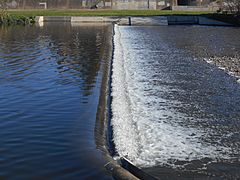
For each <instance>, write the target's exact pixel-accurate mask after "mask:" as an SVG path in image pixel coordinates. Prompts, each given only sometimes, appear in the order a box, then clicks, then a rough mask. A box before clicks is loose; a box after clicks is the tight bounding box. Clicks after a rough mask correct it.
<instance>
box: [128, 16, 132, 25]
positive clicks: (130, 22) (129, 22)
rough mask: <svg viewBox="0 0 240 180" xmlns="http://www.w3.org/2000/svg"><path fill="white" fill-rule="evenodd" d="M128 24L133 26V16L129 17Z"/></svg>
mask: <svg viewBox="0 0 240 180" xmlns="http://www.w3.org/2000/svg"><path fill="white" fill-rule="evenodd" d="M128 25H129V26H131V25H132V20H131V17H128Z"/></svg>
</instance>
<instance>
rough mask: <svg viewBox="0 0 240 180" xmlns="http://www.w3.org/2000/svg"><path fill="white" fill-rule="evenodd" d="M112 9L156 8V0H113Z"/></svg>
mask: <svg viewBox="0 0 240 180" xmlns="http://www.w3.org/2000/svg"><path fill="white" fill-rule="evenodd" d="M112 8H113V9H156V8H157V1H156V0H113V6H112Z"/></svg>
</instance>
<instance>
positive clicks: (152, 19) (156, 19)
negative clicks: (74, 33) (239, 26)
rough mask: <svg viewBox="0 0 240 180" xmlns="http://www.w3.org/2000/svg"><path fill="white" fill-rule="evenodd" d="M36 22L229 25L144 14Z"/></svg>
mask: <svg viewBox="0 0 240 180" xmlns="http://www.w3.org/2000/svg"><path fill="white" fill-rule="evenodd" d="M35 20H36V22H38V23H43V22H70V23H73V24H75V23H115V24H118V25H131V26H167V25H207V26H231V25H230V24H227V23H224V22H221V21H217V20H213V19H210V18H207V17H203V16H194V15H193V16H177V15H176V16H146V17H135V16H132V17H117V16H109V17H103V16H94V17H91V16H87V17H85V16H72V17H71V16H37V17H36V19H35Z"/></svg>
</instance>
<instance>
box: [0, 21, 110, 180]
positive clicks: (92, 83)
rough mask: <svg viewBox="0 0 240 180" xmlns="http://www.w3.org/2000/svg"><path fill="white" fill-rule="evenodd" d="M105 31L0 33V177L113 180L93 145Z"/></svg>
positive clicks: (60, 28)
mask: <svg viewBox="0 0 240 180" xmlns="http://www.w3.org/2000/svg"><path fill="white" fill-rule="evenodd" d="M109 28H110V29H111V27H108V26H105V25H102V26H101V25H100V26H99V25H98V26H93V25H81V26H77V25H75V26H71V24H70V23H69V24H61V23H56V24H55V23H51V24H44V26H42V27H37V26H25V27H22V26H10V27H0V137H1V138H0V179H96V178H101V179H111V177H110V176H109V175H108V174H107V173H106V171H105V168H104V164H105V162H104V160H103V157H102V154H101V152H100V151H99V150H98V149H97V148H96V144H95V138H96V134H95V123H96V114H97V108H98V103H99V95H100V87H101V82H102V75H103V72H102V70H101V69H102V68H101V67H102V64H103V63H105V62H106V61H107V59H103V56H102V55H103V52H104V51H105V48H107V46H106V44H105V43H104V42H105V40H104V39H105V37H106V36H111V34H109V33H108V32H109V31H108V29H109Z"/></svg>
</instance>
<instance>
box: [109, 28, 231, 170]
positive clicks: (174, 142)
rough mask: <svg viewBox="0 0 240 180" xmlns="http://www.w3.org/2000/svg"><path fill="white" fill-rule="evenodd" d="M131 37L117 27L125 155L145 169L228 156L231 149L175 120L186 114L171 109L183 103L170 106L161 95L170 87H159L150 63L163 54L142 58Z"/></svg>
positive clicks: (117, 110) (116, 87)
mask: <svg viewBox="0 0 240 180" xmlns="http://www.w3.org/2000/svg"><path fill="white" fill-rule="evenodd" d="M127 33H128V32H127V31H126V30H124V29H123V27H119V26H115V36H114V46H115V51H114V59H113V75H112V78H113V81H112V97H113V101H112V112H113V118H112V125H113V139H114V143H115V145H116V150H117V152H118V154H119V156H127V157H128V158H129V159H130V160H131V161H132V162H133V163H134V164H135V165H138V166H141V167H146V166H154V165H163V164H168V165H173V162H174V160H195V159H200V158H204V157H210V158H217V157H218V156H221V157H223V155H222V154H221V155H220V153H219V152H220V151H221V152H223V151H225V150H227V149H226V148H225V147H219V146H218V147H216V146H212V145H211V144H207V143H202V142H201V140H200V138H201V137H202V136H203V133H204V132H203V131H201V130H200V129H196V128H193V127H184V126H180V125H179V124H178V123H176V122H175V120H174V119H178V118H179V119H180V118H182V116H183V115H182V114H180V113H177V112H175V111H174V109H171V108H169V107H170V106H171V105H174V106H178V103H179V102H177V101H171V104H170V105H167V106H165V105H164V104H169V102H168V101H167V100H166V99H165V98H164V97H161V96H160V95H159V94H160V93H159V92H160V91H161V92H163V91H167V89H164V87H161V86H158V85H156V84H155V83H154V82H155V80H156V81H157V79H154V76H153V75H152V71H150V69H149V68H148V64H146V63H145V61H146V59H147V58H150V57H151V56H153V54H154V53H158V52H155V51H151V50H149V49H145V50H143V49H142V50H141V53H143V54H142V56H140V55H139V53H140V51H134V50H133V47H131V46H129V44H128V42H130V41H131V39H128V37H127ZM123 39H124V42H123ZM140 46H141V45H140ZM143 46H144V45H143ZM144 47H145V46H144ZM151 68H153V67H151ZM165 78H167V77H165ZM172 160H173V161H172Z"/></svg>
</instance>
